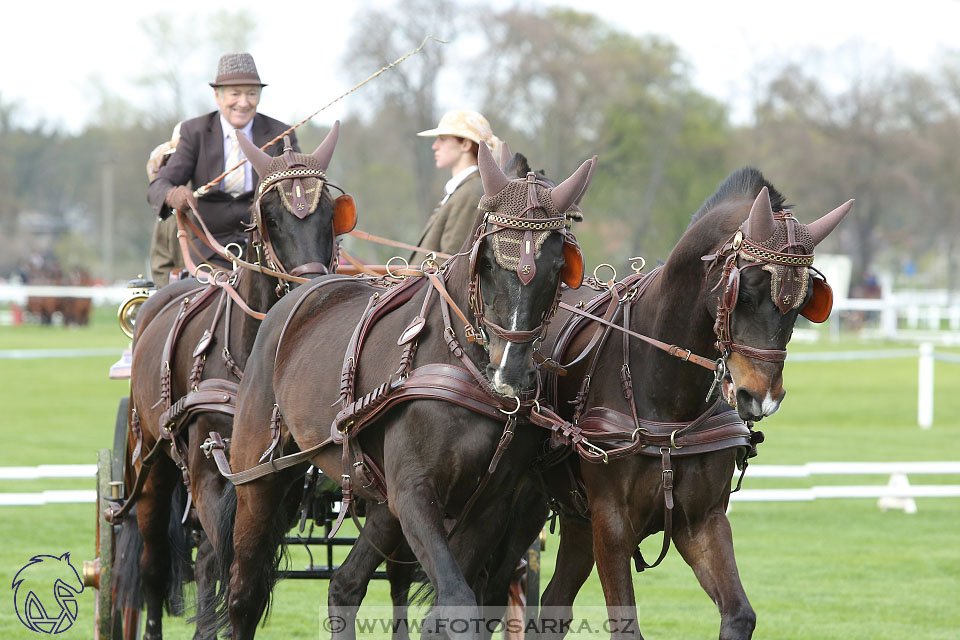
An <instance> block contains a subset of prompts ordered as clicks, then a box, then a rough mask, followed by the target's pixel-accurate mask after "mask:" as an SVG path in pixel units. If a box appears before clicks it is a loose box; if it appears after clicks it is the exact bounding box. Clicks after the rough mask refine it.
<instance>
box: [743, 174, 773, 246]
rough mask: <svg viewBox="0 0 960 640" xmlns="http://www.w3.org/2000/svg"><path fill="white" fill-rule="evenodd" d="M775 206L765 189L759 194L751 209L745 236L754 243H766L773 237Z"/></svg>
mask: <svg viewBox="0 0 960 640" xmlns="http://www.w3.org/2000/svg"><path fill="white" fill-rule="evenodd" d="M773 230H774V221H773V205H771V204H770V191H769V190H768V189H767V188H766V187H763V188H762V189H760V193H758V194H757V199H756V200H754V201H753V206H752V207H750V216H749V217H748V218H747V226H746V229H744V233H743V234H744V235H745V236H746V237H748V238H750V239H751V240H753V241H754V242H766V241H767V240H769V239H770V236H772V235H773Z"/></svg>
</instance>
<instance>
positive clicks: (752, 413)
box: [737, 387, 763, 420]
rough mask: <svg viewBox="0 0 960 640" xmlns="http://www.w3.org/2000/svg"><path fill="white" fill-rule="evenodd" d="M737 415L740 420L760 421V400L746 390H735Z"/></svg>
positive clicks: (761, 414)
mask: <svg viewBox="0 0 960 640" xmlns="http://www.w3.org/2000/svg"><path fill="white" fill-rule="evenodd" d="M737 413H739V414H740V418H741V419H742V420H760V419H761V418H763V407H762V406H761V402H760V400H759V399H758V398H757V397H756V396H755V395H753V393H751V392H750V391H748V390H747V389H745V388H743V387H740V388H739V389H737Z"/></svg>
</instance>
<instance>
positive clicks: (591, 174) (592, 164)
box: [573, 156, 597, 208]
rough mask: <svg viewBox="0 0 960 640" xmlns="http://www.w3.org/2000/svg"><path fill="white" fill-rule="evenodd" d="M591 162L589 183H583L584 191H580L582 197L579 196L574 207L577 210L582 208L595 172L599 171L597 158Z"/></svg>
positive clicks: (588, 176)
mask: <svg viewBox="0 0 960 640" xmlns="http://www.w3.org/2000/svg"><path fill="white" fill-rule="evenodd" d="M590 160H591V163H590V172H589V173H588V174H587V181H586V182H584V183H583V189H581V190H580V195H578V196H577V199H576V200H575V201H574V202H573V206H575V207H577V208H579V207H580V201H581V200H583V195H584V194H585V193H586V192H587V187H589V186H590V181H591V180H593V172H594V171H596V170H597V156H593V157H592V158H590Z"/></svg>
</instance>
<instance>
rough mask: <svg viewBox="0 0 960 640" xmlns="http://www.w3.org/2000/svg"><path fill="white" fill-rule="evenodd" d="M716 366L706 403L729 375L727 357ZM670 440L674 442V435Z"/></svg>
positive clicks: (722, 357) (719, 359)
mask: <svg viewBox="0 0 960 640" xmlns="http://www.w3.org/2000/svg"><path fill="white" fill-rule="evenodd" d="M715 364H716V365H717V370H716V371H714V372H713V382H712V383H711V384H710V389H708V390H707V397H706V398H704V399H703V401H704V402H709V401H710V398H711V397H712V396H713V390H714V389H716V388H717V384H719V383H720V381H721V380H723V377H724V376H725V375H727V361H726V356H721V357H719V358H717V360H716V362H715ZM670 439H671V442H672V440H673V435H671V436H670ZM678 448H679V447H678Z"/></svg>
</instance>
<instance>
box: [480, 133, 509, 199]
mask: <svg viewBox="0 0 960 640" xmlns="http://www.w3.org/2000/svg"><path fill="white" fill-rule="evenodd" d="M477 165H478V167H477V168H478V169H479V170H480V181H481V182H483V195H485V196H487V197H488V198H492V197H493V196H495V195H497V194H498V193H500V192H501V191H503V188H504V187H506V186H507V185H508V184H509V183H510V179H509V178H508V177H507V176H506V175H505V174H504V173H503V171H501V170H500V167H498V166H497V163H496V162H494V160H493V154H492V153H490V149H489V148H488V147H487V143H486V142H481V143H480V151H479V152H478V153H477Z"/></svg>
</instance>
